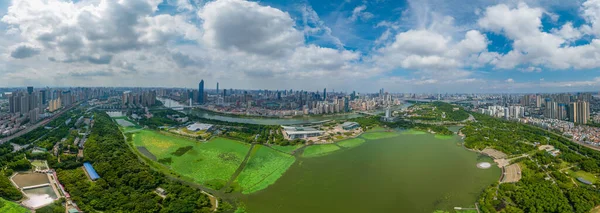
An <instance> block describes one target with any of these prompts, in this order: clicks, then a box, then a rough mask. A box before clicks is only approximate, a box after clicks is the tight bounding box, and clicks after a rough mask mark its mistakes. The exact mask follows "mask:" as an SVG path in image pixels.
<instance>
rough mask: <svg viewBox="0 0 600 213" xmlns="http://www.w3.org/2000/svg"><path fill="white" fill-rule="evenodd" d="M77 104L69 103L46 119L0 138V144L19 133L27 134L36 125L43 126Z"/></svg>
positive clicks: (36, 126) (35, 127) (19, 134)
mask: <svg viewBox="0 0 600 213" xmlns="http://www.w3.org/2000/svg"><path fill="white" fill-rule="evenodd" d="M77 105H79V103H75V104H73V105H71V106H70V107H68V108H65V109H63V110H61V111H60V112H58V113H56V114H54V115H52V116H51V117H49V118H46V119H44V120H43V121H40V122H38V123H36V124H34V125H33V126H30V127H27V128H26V129H24V130H21V131H20V132H17V133H15V134H13V135H10V136H8V137H6V138H2V139H0V144H3V143H5V142H8V141H10V140H12V139H13V138H16V137H19V136H21V135H24V134H27V133H28V132H31V131H32V130H34V129H37V128H38V127H40V126H44V125H46V124H48V123H50V121H52V120H54V119H55V118H58V117H59V116H61V115H62V114H63V113H65V112H66V111H69V110H71V109H72V108H73V107H75V106H77Z"/></svg>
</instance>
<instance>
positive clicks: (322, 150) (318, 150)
mask: <svg viewBox="0 0 600 213" xmlns="http://www.w3.org/2000/svg"><path fill="white" fill-rule="evenodd" d="M339 149H340V147H338V146H337V145H335V144H323V145H312V146H309V147H306V149H304V152H303V153H302V157H307V158H310V157H318V156H323V155H327V154H330V153H331V152H335V151H337V150H339Z"/></svg>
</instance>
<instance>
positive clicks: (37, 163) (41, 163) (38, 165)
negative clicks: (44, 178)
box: [31, 160, 48, 170]
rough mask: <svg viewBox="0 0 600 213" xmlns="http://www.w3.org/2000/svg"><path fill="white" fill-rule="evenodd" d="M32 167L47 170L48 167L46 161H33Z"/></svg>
mask: <svg viewBox="0 0 600 213" xmlns="http://www.w3.org/2000/svg"><path fill="white" fill-rule="evenodd" d="M31 165H33V166H34V167H35V168H36V169H39V170H46V169H48V167H47V166H46V161H43V160H33V161H31Z"/></svg>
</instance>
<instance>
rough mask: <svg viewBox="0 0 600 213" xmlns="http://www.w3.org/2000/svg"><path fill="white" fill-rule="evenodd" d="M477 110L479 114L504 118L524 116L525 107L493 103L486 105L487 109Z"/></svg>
mask: <svg viewBox="0 0 600 213" xmlns="http://www.w3.org/2000/svg"><path fill="white" fill-rule="evenodd" d="M478 112H479V113H481V114H485V115H489V116H492V117H497V118H504V119H511V118H514V119H518V118H522V117H525V107H522V106H509V107H503V106H496V105H494V106H488V108H487V109H485V108H479V109H478Z"/></svg>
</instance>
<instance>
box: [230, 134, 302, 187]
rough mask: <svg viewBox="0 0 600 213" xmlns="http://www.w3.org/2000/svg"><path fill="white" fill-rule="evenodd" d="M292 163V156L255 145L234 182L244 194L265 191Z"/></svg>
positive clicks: (293, 159) (294, 159)
mask: <svg viewBox="0 0 600 213" xmlns="http://www.w3.org/2000/svg"><path fill="white" fill-rule="evenodd" d="M294 161H296V158H294V156H291V155H287V154H283V153H281V152H278V151H275V150H273V149H271V148H269V147H266V146H262V145H256V146H255V147H254V150H252V155H251V156H250V159H249V160H248V163H247V164H246V167H244V170H243V171H242V172H241V173H240V175H239V176H238V177H237V179H236V182H238V184H239V185H240V186H241V187H242V193H244V194H249V193H253V192H256V191H259V190H262V189H265V188H267V187H268V186H270V185H271V184H274V183H275V181H277V179H279V178H280V177H281V176H282V175H283V173H285V171H287V169H288V168H289V167H290V166H291V165H292V164H293V163H294Z"/></svg>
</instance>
